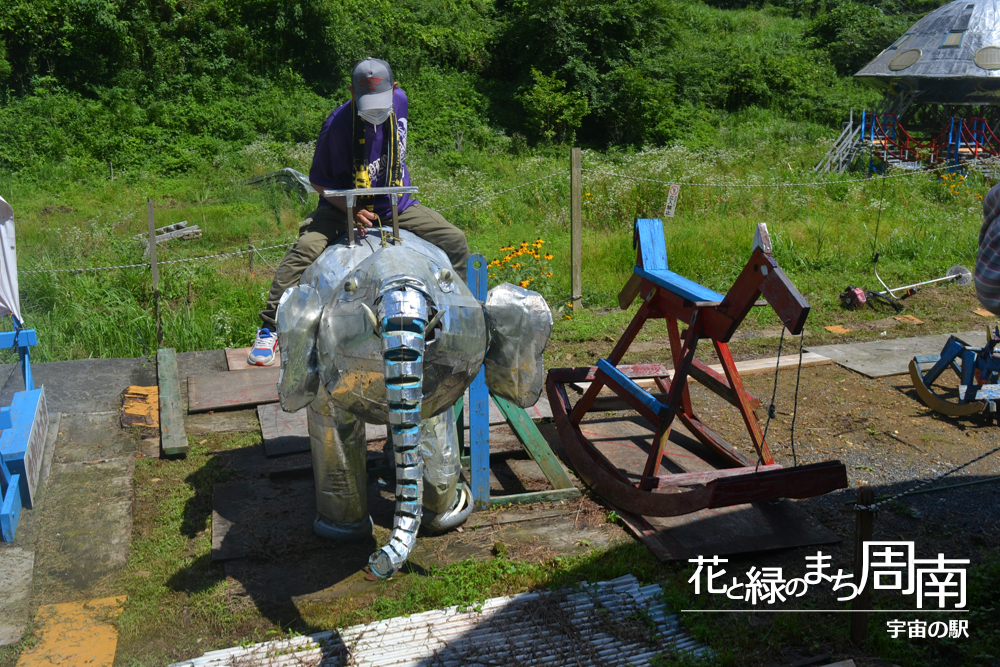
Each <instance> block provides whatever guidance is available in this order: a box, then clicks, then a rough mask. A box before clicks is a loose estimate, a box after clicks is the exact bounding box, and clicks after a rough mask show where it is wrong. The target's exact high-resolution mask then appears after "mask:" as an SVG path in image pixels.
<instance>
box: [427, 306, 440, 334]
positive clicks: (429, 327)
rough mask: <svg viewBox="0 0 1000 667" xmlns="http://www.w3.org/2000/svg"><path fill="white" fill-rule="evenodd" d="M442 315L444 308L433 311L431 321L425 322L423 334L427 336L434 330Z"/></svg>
mask: <svg viewBox="0 0 1000 667" xmlns="http://www.w3.org/2000/svg"><path fill="white" fill-rule="evenodd" d="M442 317H444V308H442V309H441V310H439V311H437V312H436V313H434V317H432V318H431V321H430V322H428V323H427V327H426V328H425V329H424V336H429V335H430V333H431V332H432V331H434V327H436V326H437V325H438V322H440V321H441V318H442Z"/></svg>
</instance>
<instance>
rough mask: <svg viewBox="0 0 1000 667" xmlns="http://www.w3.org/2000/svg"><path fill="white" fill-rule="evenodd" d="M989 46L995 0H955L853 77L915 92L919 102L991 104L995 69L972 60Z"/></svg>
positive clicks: (999, 25)
mask: <svg viewBox="0 0 1000 667" xmlns="http://www.w3.org/2000/svg"><path fill="white" fill-rule="evenodd" d="M949 33H950V34H951V36H950V39H949ZM907 36H908V37H907ZM903 37H906V39H905V40H904V39H903ZM955 43H958V45H957V46H952V45H951V44H955ZM991 47H1000V0H973V1H971V2H970V1H969V0H956V1H955V2H952V3H949V4H947V5H945V6H944V7H939V8H938V9H936V10H934V11H933V12H931V13H929V14H928V15H927V16H925V17H924V18H922V19H920V20H919V21H917V22H916V23H915V24H913V26H912V27H911V28H910V29H909V30H907V31H906V32H905V33H904V34H903V35H901V36H900V39H898V40H896V42H894V43H893V44H892V45H891V46H889V48H887V49H886V50H884V51H883V52H882V53H880V54H879V55H878V56H877V57H876V58H875V59H874V60H872V61H871V62H870V63H868V64H867V65H866V66H865V67H864V68H862V69H861V71H859V72H858V73H857V74H855V76H856V77H858V78H859V79H861V80H862V81H864V82H865V83H868V84H871V85H873V86H875V87H877V88H881V89H884V90H891V91H892V92H894V93H900V92H903V91H905V90H915V91H917V92H918V96H917V99H916V100H915V101H916V102H918V103H940V104H996V103H1000V71H997V70H994V69H985V68H983V67H980V66H979V65H978V64H977V61H976V54H977V53H979V52H980V50H982V49H988V48H991ZM904 54H907V55H906V56H904ZM988 54H989V52H986V54H984V56H988ZM911 60H912V63H909V64H907V63H908V61H911ZM979 60H980V61H982V60H984V58H983V57H980V58H979ZM891 63H895V64H894V65H892V66H890V64H891ZM902 64H906V66H905V67H900V65H902Z"/></svg>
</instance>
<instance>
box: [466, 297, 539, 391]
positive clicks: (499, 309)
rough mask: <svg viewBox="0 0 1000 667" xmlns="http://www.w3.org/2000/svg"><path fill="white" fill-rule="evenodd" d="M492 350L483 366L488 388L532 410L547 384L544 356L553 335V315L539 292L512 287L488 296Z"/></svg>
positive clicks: (487, 315) (487, 353)
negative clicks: (545, 382) (544, 384)
mask: <svg viewBox="0 0 1000 667" xmlns="http://www.w3.org/2000/svg"><path fill="white" fill-rule="evenodd" d="M484 310H485V311H486V326H487V328H488V329H489V334H490V346H489V349H488V350H487V351H486V359H485V360H484V361H483V365H484V366H485V367H486V385H487V386H488V387H489V388H490V391H491V392H493V393H494V394H496V395H497V396H502V397H503V398H506V399H507V400H509V401H513V402H514V403H517V404H518V405H520V406H521V407H522V408H529V407H531V406H532V405H534V404H535V402H536V401H538V396H539V395H540V394H541V393H542V385H543V383H544V381H545V366H544V362H543V360H542V353H543V352H544V351H545V346H546V345H547V344H548V342H549V336H550V335H551V334H552V311H550V310H549V305H548V304H547V303H545V299H544V298H542V295H541V294H539V293H538V292H533V291H531V290H529V289H524V288H523V287H517V286H516V285H511V284H510V283H503V284H501V285H497V286H496V287H494V288H493V289H491V290H490V292H489V294H488V295H487V296H486V305H485V306H484Z"/></svg>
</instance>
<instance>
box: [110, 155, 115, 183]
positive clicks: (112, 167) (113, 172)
mask: <svg viewBox="0 0 1000 667" xmlns="http://www.w3.org/2000/svg"><path fill="white" fill-rule="evenodd" d="M108 169H109V170H110V171H111V180H112V181H113V180H115V165H114V164H113V163H112V162H111V160H108Z"/></svg>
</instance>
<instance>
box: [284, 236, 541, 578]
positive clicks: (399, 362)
mask: <svg viewBox="0 0 1000 667" xmlns="http://www.w3.org/2000/svg"><path fill="white" fill-rule="evenodd" d="M277 321H278V340H279V345H280V349H281V374H280V376H279V380H278V394H279V397H280V399H281V406H282V408H283V409H285V410H287V411H295V410H299V409H301V408H303V407H306V406H308V411H307V414H308V423H309V437H310V444H311V446H312V458H313V474H314V477H315V482H316V505H317V514H318V515H317V517H316V520H315V522H314V523H313V528H314V530H315V531H316V533H317V534H319V535H321V536H323V537H326V538H328V539H333V540H354V539H364V538H366V537H368V536H369V535H371V531H372V522H371V518H370V517H369V515H368V508H367V496H366V483H367V473H366V469H365V459H366V442H365V423H381V424H388V427H389V428H388V432H389V438H390V439H391V443H392V451H393V461H394V466H395V475H396V506H395V516H394V520H393V529H392V532H391V534H390V537H389V541H388V543H387V544H386V545H385V546H383V547H382V548H381V549H379V550H378V551H376V552H375V553H374V554H372V556H371V558H370V559H369V564H370V566H371V569H372V571H373V572H374V573H375V574H377V575H379V576H382V577H388V576H390V575H391V574H392V573H393V572H395V571H397V570H398V569H399V568H400V567H402V565H403V563H404V562H405V561H406V559H407V557H408V556H409V554H410V551H411V550H412V548H413V546H414V544H415V541H416V536H417V531H418V529H419V528H420V526H421V523H423V525H424V527H425V529H430V530H432V531H442V530H447V529H450V528H454V527H457V526H459V525H461V524H462V523H463V522H464V521H465V520H466V519H467V518H468V516H469V514H470V513H471V512H472V494H471V492H470V491H469V489H468V487H467V486H466V485H464V484H462V485H460V484H459V482H460V479H459V477H460V473H461V465H460V460H459V457H460V452H459V450H458V438H457V432H456V426H455V419H454V418H453V414H454V413H453V411H452V407H453V406H454V404H455V402H456V401H458V399H459V398H461V397H462V395H463V394H464V393H465V390H466V388H467V387H468V386H469V385H470V384H471V383H472V380H473V379H474V378H475V377H476V375H477V374H478V372H479V369H480V367H482V366H485V368H486V383H487V385H488V386H489V388H490V390H491V392H492V393H494V394H496V395H499V396H502V397H504V398H506V399H508V400H511V401H513V402H515V403H517V404H518V405H521V406H522V407H528V406H530V405H533V404H534V403H535V401H536V400H538V396H539V394H540V393H541V390H542V384H543V379H544V371H543V365H542V352H543V350H544V349H545V345H546V343H547V342H548V339H549V335H550V334H551V332H552V314H551V312H550V310H549V307H548V305H547V304H546V303H545V300H544V299H543V298H542V297H541V295H540V294H538V293H537V292H532V291H530V290H526V289H523V288H520V287H516V286H514V285H510V284H507V283H504V284H502V285H499V286H497V287H495V288H494V289H492V290H490V292H489V295H488V297H487V300H486V303H485V304H481V303H480V302H479V301H477V300H476V298H475V297H474V296H473V294H472V292H471V290H470V289H469V288H468V286H466V285H465V283H463V282H462V281H461V280H460V279H459V278H458V276H457V275H456V273H455V271H454V269H453V268H452V266H451V264H450V263H449V262H448V258H447V256H446V255H445V254H444V252H442V251H441V250H440V249H438V248H437V247H435V246H433V245H431V244H430V243H428V242H426V241H424V240H423V239H421V238H419V237H418V236H416V235H414V234H411V233H409V232H406V231H403V232H401V241H400V242H398V243H396V244H385V245H382V246H380V245H379V244H378V242H377V241H376V239H374V238H369V239H366V240H362V242H361V243H359V244H358V245H355V246H353V247H352V246H350V245H348V244H347V243H346V238H344V239H340V240H339V241H338V242H337V243H335V244H333V245H331V246H330V247H329V248H327V250H326V251H325V252H324V253H323V254H322V255H321V256H320V257H319V259H318V260H317V261H316V262H315V263H314V264H313V265H312V266H311V267H309V269H307V270H306V272H305V273H304V274H303V277H302V280H301V281H300V284H299V285H297V286H296V287H292V288H290V289H289V290H288V291H286V292H285V294H284V295H283V296H282V299H281V303H280V305H279V307H278V315H277Z"/></svg>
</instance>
